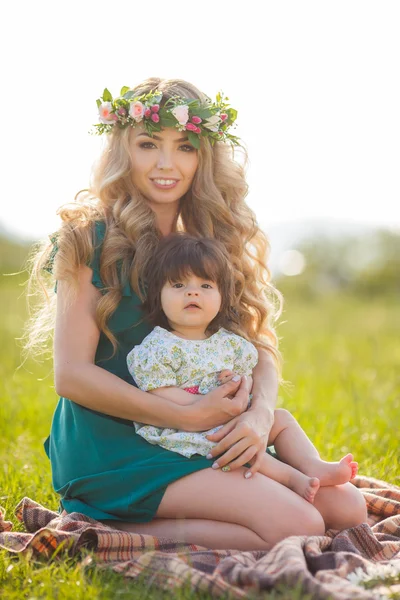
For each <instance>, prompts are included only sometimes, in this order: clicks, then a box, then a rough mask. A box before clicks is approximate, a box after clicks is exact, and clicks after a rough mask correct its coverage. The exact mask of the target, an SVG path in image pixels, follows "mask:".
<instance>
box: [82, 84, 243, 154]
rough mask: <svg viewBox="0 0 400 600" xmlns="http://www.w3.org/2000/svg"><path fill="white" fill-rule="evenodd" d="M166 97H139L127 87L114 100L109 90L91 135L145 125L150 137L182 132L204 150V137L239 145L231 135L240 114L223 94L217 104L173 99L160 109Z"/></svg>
mask: <svg viewBox="0 0 400 600" xmlns="http://www.w3.org/2000/svg"><path fill="white" fill-rule="evenodd" d="M162 97H163V94H162V92H161V91H159V90H154V91H151V92H150V93H148V94H142V95H141V96H135V93H134V91H133V90H131V89H130V88H128V87H123V88H122V89H121V92H120V96H118V97H117V98H113V97H112V95H111V93H110V92H109V91H108V89H107V88H106V89H105V90H104V92H103V96H102V97H101V98H99V99H98V100H97V107H98V110H99V120H100V123H97V124H96V125H94V128H95V129H94V130H93V131H91V133H94V134H97V135H102V134H103V133H110V132H111V131H112V130H113V128H114V127H116V126H117V127H119V128H125V127H128V126H130V127H135V126H136V125H137V124H138V123H141V124H142V125H143V126H144V128H145V130H146V132H147V133H148V134H149V136H150V137H152V136H153V133H154V132H155V131H161V128H162V127H176V129H178V131H186V132H187V134H188V139H189V141H190V143H191V144H192V145H193V146H194V147H195V148H197V149H199V148H200V139H201V136H203V137H208V138H210V142H211V144H212V145H214V143H215V141H217V140H218V141H223V142H225V141H230V142H231V143H232V144H234V145H239V138H238V137H236V136H234V135H232V134H230V133H228V129H229V127H230V126H231V125H232V124H233V122H234V121H235V120H236V117H237V111H236V110H235V109H234V108H230V107H229V105H228V104H226V100H229V98H224V96H223V94H222V93H221V92H219V93H218V94H217V97H216V102H215V103H212V102H211V99H210V98H209V97H208V96H206V102H205V103H201V102H200V100H197V99H190V98H189V99H188V98H181V97H180V96H173V97H172V98H169V99H168V100H167V101H166V102H165V104H164V106H162V107H161V106H160V103H161V100H162Z"/></svg>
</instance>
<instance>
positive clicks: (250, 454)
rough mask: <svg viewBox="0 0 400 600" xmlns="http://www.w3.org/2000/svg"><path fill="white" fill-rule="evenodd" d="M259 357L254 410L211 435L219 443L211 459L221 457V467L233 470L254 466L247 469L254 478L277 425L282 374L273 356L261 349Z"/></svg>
mask: <svg viewBox="0 0 400 600" xmlns="http://www.w3.org/2000/svg"><path fill="white" fill-rule="evenodd" d="M258 355H259V361H258V363H257V365H256V367H255V368H254V369H253V380H254V382H253V388H252V394H253V399H252V403H251V407H250V408H249V410H247V411H246V412H245V413H242V414H241V415H239V416H237V417H235V418H234V419H232V420H231V421H230V422H229V423H226V424H225V425H224V426H223V427H222V428H221V429H220V430H219V431H217V432H216V433H213V434H210V435H207V438H208V439H209V440H210V441H213V442H217V445H216V446H214V448H212V450H211V451H210V455H211V460H213V459H214V458H215V457H216V456H218V462H217V465H218V466H217V468H221V467H224V466H226V465H228V463H229V469H228V470H233V469H237V468H238V467H241V466H243V465H245V464H246V463H250V464H251V468H250V469H248V470H246V473H245V475H246V474H247V473H251V475H252V474H253V473H255V472H257V471H258V469H259V468H260V463H261V460H262V458H263V456H264V453H265V451H266V448H267V443H268V437H269V432H270V430H271V427H272V425H273V422H274V408H275V405H276V398H277V393H278V387H279V380H278V373H277V370H276V367H275V364H274V362H273V360H272V357H271V356H270V355H269V353H268V352H267V351H266V350H264V349H259V350H258ZM220 455H222V456H220ZM251 475H250V477H251Z"/></svg>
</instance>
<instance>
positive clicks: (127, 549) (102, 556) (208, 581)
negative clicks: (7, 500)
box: [0, 477, 400, 600]
mask: <svg viewBox="0 0 400 600" xmlns="http://www.w3.org/2000/svg"><path fill="white" fill-rule="evenodd" d="M352 483H354V485H356V486H357V487H358V488H360V489H361V491H362V493H363V495H364V497H365V500H366V503H367V507H368V516H369V520H368V524H367V523H365V524H363V525H359V526H358V527H354V528H352V529H347V530H345V531H341V532H337V531H336V532H335V531H332V530H331V531H328V532H327V533H326V535H325V536H321V537H317V536H313V537H306V536H292V537H289V538H286V539H285V540H283V541H281V542H279V543H278V544H276V545H275V546H274V547H273V548H272V549H271V550H270V551H249V552H243V551H238V550H209V549H207V548H204V547H202V546H196V545H193V544H182V543H181V542H180V543H177V542H174V541H173V540H168V539H161V538H156V537H153V536H150V535H140V534H134V533H125V532H122V531H119V530H115V529H112V528H110V527H107V526H105V525H103V524H101V523H99V522H98V521H95V520H94V519H91V518H89V517H86V516H85V515H82V514H80V513H71V514H69V515H66V516H64V517H61V516H60V515H58V513H56V512H53V511H51V510H48V509H46V508H44V507H43V506H41V505H40V504H37V503H36V502H34V501H32V500H30V499H29V498H24V499H23V500H21V502H20V503H19V504H18V506H17V507H16V509H15V514H16V517H17V519H18V520H19V521H21V522H22V523H23V525H24V526H25V530H26V533H25V532H13V531H11V530H12V523H11V522H10V521H6V520H5V519H4V517H5V515H4V511H2V512H1V513H0V547H1V548H3V549H5V550H7V551H9V552H16V553H17V552H18V553H23V554H27V555H28V556H34V557H35V558H38V557H42V558H43V559H44V560H46V559H49V558H50V557H52V555H53V554H54V553H55V552H56V553H57V558H58V559H59V560H62V555H63V552H67V553H69V554H76V553H77V552H79V550H80V549H81V548H88V549H90V550H91V552H90V555H89V556H87V557H86V559H85V561H86V563H87V564H89V563H91V562H92V563H93V564H95V565H96V566H97V568H111V569H113V570H114V571H116V572H118V573H121V574H123V575H124V576H125V577H132V578H134V577H137V576H138V575H139V574H142V575H143V576H144V577H145V578H146V580H147V581H148V582H149V583H151V584H155V585H157V586H158V587H160V588H163V589H169V590H171V589H173V588H174V587H176V586H178V587H179V586H181V585H182V584H183V583H184V582H185V583H187V582H188V581H189V582H190V586H191V589H192V590H193V592H194V594H195V593H196V592H197V591H198V590H203V591H206V592H208V593H209V594H210V597H216V598H218V597H221V596H224V595H226V594H228V593H229V594H230V597H231V598H246V597H247V596H248V593H249V592H250V593H251V594H253V595H256V594H257V592H259V591H260V592H261V591H264V590H265V591H267V590H271V589H272V588H274V587H276V586H279V585H283V586H285V588H286V589H290V588H296V589H299V588H300V589H301V590H302V591H303V592H304V594H308V595H309V596H311V597H312V598H318V599H320V598H321V599H322V598H327V599H328V598H337V599H339V600H341V599H343V600H347V599H348V598H362V599H364V598H365V599H369V598H371V599H372V598H375V599H376V598H377V597H388V596H390V594H392V596H391V597H400V585H398V582H400V487H397V486H394V485H389V484H387V483H385V482H383V481H379V480H377V479H372V478H369V477H368V478H367V477H356V478H355V479H354V480H353V481H352ZM388 569H389V570H390V572H391V573H392V575H393V573H397V574H399V577H397V576H396V577H394V578H393V577H392V580H391V581H392V585H391V586H390V585H387V586H386V587H385V584H384V583H382V581H380V579H379V577H380V573H382V574H383V575H385V573H386V574H387V573H388V572H389V571H388ZM351 573H353V575H350V578H348V577H347V576H348V575H349V574H351ZM368 574H369V575H368ZM383 575H382V576H383ZM360 577H361V578H362V577H364V579H365V578H368V577H369V579H370V585H371V584H374V581H375V580H376V582H377V583H378V585H377V586H375V587H373V588H370V589H367V588H366V587H364V586H365V583H364V584H363V585H361V584H360ZM396 579H397V582H396V583H394V584H393V581H395V580H396ZM372 580H374V581H372ZM393 594H394V596H393ZM397 594H399V596H397Z"/></svg>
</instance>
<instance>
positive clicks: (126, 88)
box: [119, 85, 129, 96]
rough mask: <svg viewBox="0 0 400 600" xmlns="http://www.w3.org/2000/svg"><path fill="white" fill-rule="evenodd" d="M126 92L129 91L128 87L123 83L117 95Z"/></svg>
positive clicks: (122, 94)
mask: <svg viewBox="0 0 400 600" xmlns="http://www.w3.org/2000/svg"><path fill="white" fill-rule="evenodd" d="M126 92H129V88H128V86H127V85H124V87H122V88H121V91H120V93H119V95H120V96H124V95H125V94H126Z"/></svg>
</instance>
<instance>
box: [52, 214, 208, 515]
mask: <svg viewBox="0 0 400 600" xmlns="http://www.w3.org/2000/svg"><path fill="white" fill-rule="evenodd" d="M104 234H105V225H104V223H103V222H96V223H95V227H94V243H95V253H94V256H93V260H92V261H91V263H90V264H89V265H88V266H90V268H91V269H92V270H93V277H92V283H93V284H94V285H95V286H96V287H97V288H100V289H102V288H103V287H104V286H103V283H102V281H101V279H100V270H99V267H100V254H101V247H102V241H103V238H104ZM56 251H57V246H56V244H54V252H53V257H54V254H55V252H56ZM48 270H51V263H50V264H49V268H48ZM142 317H143V314H142V311H141V308H140V300H139V298H138V297H137V295H136V294H135V293H134V292H133V291H132V289H131V287H130V285H129V283H127V284H126V285H125V286H124V289H123V297H122V299H121V301H120V303H119V305H118V307H117V309H116V311H115V312H114V314H113V315H112V317H111V318H110V321H109V327H110V329H111V331H112V332H113V334H114V335H115V337H116V338H117V340H118V343H119V347H118V352H117V353H116V354H115V356H114V357H113V358H108V357H109V356H110V355H111V353H112V346H111V344H110V342H109V340H108V339H107V338H106V336H105V335H104V334H103V333H101V335H100V339H99V344H98V347H97V351H96V357H95V363H96V365H98V366H99V367H101V368H103V369H106V370H107V371H110V372H111V373H114V374H115V375H117V376H118V377H121V378H122V379H124V380H125V381H127V382H129V383H130V384H132V385H135V383H134V381H133V379H132V377H131V375H130V374H129V371H128V367H127V364H126V356H127V354H128V352H130V350H132V348H133V347H134V346H135V345H137V344H140V343H141V342H142V340H143V339H144V338H145V337H146V335H148V334H149V333H150V331H151V330H152V329H153V327H152V326H150V325H149V324H147V323H146V322H142V323H141V324H138V325H136V326H135V324H136V323H137V322H138V321H139V320H140V319H141V318H142ZM149 401H151V397H150V398H149ZM110 402H112V398H110ZM44 446H45V451H46V454H47V455H48V457H49V458H50V462H51V469H52V478H53V486H54V489H55V491H56V492H57V493H58V494H59V495H60V497H61V498H60V512H61V510H62V509H65V510H66V511H67V512H74V511H76V512H80V513H83V514H85V515H87V516H89V517H92V518H93V519H97V520H102V519H114V520H119V521H132V522H138V523H142V522H147V521H151V520H152V519H153V518H154V517H155V515H156V512H157V509H158V506H159V504H160V502H161V500H162V497H163V495H164V492H165V490H166V489H167V487H168V484H170V483H171V482H173V481H176V480H177V479H180V478H181V477H184V476H185V475H189V474H190V473H194V472H195V471H198V470H200V469H207V468H210V467H211V464H212V463H211V461H210V460H208V459H207V458H205V457H204V456H201V455H199V454H194V455H193V456H192V457H191V458H186V457H185V456H182V455H180V454H178V453H176V452H172V451H170V450H165V449H163V448H161V447H160V446H156V445H152V444H150V443H149V442H147V441H146V440H144V439H143V438H142V437H140V436H139V435H137V434H136V433H135V427H134V425H133V422H132V421H128V420H125V419H119V418H116V417H110V416H108V415H105V414H102V413H100V412H97V411H94V410H91V409H89V408H85V407H83V406H80V405H79V404H76V403H75V402H73V401H72V400H69V399H68V398H63V397H61V398H60V399H59V401H58V404H57V407H56V409H55V412H54V415H53V421H52V425H51V432H50V435H49V437H48V438H47V439H46V441H45V444H44Z"/></svg>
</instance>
